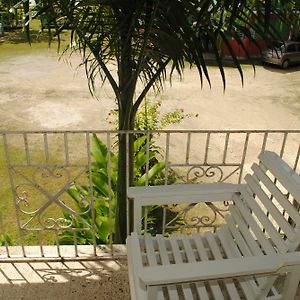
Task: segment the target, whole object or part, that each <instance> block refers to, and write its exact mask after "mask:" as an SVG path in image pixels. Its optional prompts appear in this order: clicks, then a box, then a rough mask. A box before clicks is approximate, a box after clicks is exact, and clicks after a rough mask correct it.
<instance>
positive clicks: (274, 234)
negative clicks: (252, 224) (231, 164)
mask: <svg viewBox="0 0 300 300" xmlns="http://www.w3.org/2000/svg"><path fill="white" fill-rule="evenodd" d="M240 191H241V194H242V196H243V198H244V199H245V200H246V202H247V204H248V206H249V207H250V208H251V210H252V214H253V213H254V214H255V216H256V217H257V219H258V220H259V222H260V223H261V225H262V226H263V228H264V229H265V230H266V232H267V233H268V234H269V236H270V238H271V239H272V241H273V242H274V244H275V245H276V247H277V248H278V250H280V252H281V253H285V252H287V250H288V248H287V245H286V244H285V243H284V240H283V239H282V237H281V236H280V234H279V232H278V231H277V230H276V229H275V227H274V225H273V224H272V223H271V222H270V220H269V219H268V217H267V216H266V215H265V213H264V212H263V211H262V209H261V208H260V207H259V205H258V204H257V202H256V201H255V199H254V198H253V197H252V195H250V194H249V193H248V192H247V191H246V189H245V188H243V187H241V188H240Z"/></svg>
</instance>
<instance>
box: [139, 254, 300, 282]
mask: <svg viewBox="0 0 300 300" xmlns="http://www.w3.org/2000/svg"><path fill="white" fill-rule="evenodd" d="M288 266H293V267H297V268H300V253H299V252H294V253H285V254H280V253H276V254H269V255H264V256H263V257H262V259H257V257H255V256H254V257H244V258H233V259H223V260H209V261H203V262H201V263H199V264H195V263H183V264H180V265H166V266H156V267H148V268H145V269H144V270H143V272H142V274H141V275H140V276H141V277H140V278H141V280H142V282H144V283H145V284H147V285H159V284H162V283H164V284H171V283H172V284H174V283H183V282H191V281H196V280H211V279H212V280H213V279H216V278H222V279H224V278H232V277H240V276H254V275H257V276H258V275H264V274H280V273H282V272H285V271H286V269H285V267H288Z"/></svg>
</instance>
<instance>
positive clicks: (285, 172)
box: [259, 151, 300, 203]
mask: <svg viewBox="0 0 300 300" xmlns="http://www.w3.org/2000/svg"><path fill="white" fill-rule="evenodd" d="M259 159H260V161H261V162H262V163H263V165H264V166H266V167H267V168H268V170H269V171H270V172H272V174H274V176H275V177H276V178H277V179H278V180H279V181H280V183H281V184H282V185H283V186H284V187H285V188H286V189H287V190H288V191H289V193H290V194H291V195H292V196H293V197H294V198H295V200H296V201H297V202H298V203H300V177H299V176H298V174H296V172H295V171H294V170H293V169H292V168H291V167H290V166H289V165H288V164H287V163H286V162H284V161H283V160H282V159H281V158H280V157H279V156H278V155H277V154H276V153H274V152H270V151H265V152H264V153H262V154H261V155H260V156H259Z"/></svg>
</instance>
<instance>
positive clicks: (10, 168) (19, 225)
mask: <svg viewBox="0 0 300 300" xmlns="http://www.w3.org/2000/svg"><path fill="white" fill-rule="evenodd" d="M3 142H4V155H5V159H6V162H7V166H8V177H9V181H10V186H11V191H12V195H13V200H14V206H15V212H16V216H17V224H18V229H19V235H20V241H21V248H22V253H23V256H24V257H26V253H25V248H24V237H23V234H22V230H21V221H20V215H19V213H20V211H19V206H18V204H17V195H16V190H15V188H14V186H15V185H14V180H13V176H12V166H11V162H10V158H9V153H8V146H7V136H6V134H3Z"/></svg>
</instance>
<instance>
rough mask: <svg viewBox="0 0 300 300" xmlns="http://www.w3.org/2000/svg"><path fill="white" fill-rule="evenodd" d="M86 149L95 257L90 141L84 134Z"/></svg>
mask: <svg viewBox="0 0 300 300" xmlns="http://www.w3.org/2000/svg"><path fill="white" fill-rule="evenodd" d="M85 139H86V148H87V159H88V172H89V196H90V199H91V200H90V205H91V213H92V224H91V226H92V236H93V251H94V256H97V242H96V226H95V209H94V201H95V199H94V193H93V179H92V162H91V141H90V133H89V132H86V133H85Z"/></svg>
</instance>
